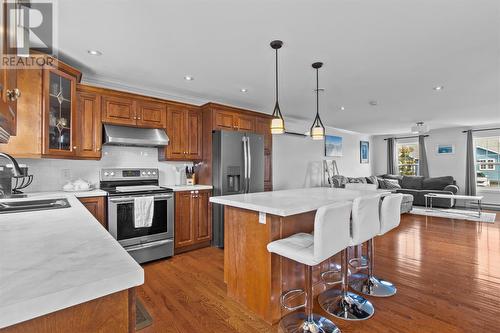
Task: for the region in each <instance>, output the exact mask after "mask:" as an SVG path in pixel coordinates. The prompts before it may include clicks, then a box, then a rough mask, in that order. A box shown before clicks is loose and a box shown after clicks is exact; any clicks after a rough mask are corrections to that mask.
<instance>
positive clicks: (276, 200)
mask: <svg viewBox="0 0 500 333" xmlns="http://www.w3.org/2000/svg"><path fill="white" fill-rule="evenodd" d="M376 193H378V194H381V195H386V194H390V192H388V191H376ZM373 194H375V191H358V190H346V189H342V188H329V187H313V188H301V189H293V190H283V191H272V192H259V193H248V194H235V195H225V196H219V197H211V198H210V202H213V203H217V204H221V205H226V206H232V207H238V208H243V209H248V210H253V211H258V212H263V213H267V214H272V215H278V216H290V215H295V214H301V213H306V212H310V211H314V210H317V209H318V208H320V207H322V206H325V205H329V204H332V203H334V202H339V201H352V200H354V199H355V198H357V197H360V196H364V195H373Z"/></svg>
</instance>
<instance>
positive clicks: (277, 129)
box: [271, 40, 285, 134]
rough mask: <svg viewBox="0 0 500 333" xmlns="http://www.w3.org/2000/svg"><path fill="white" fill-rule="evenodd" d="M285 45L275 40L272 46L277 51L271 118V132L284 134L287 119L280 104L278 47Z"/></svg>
mask: <svg viewBox="0 0 500 333" xmlns="http://www.w3.org/2000/svg"><path fill="white" fill-rule="evenodd" d="M281 46H283V42H282V41H280V40H274V41H272V42H271V47H272V48H273V49H274V50H275V51H276V104H275V105H274V110H273V119H272V120H271V134H283V133H285V121H284V119H283V115H282V114H281V110H280V106H279V103H278V96H279V94H278V49H280V48H281Z"/></svg>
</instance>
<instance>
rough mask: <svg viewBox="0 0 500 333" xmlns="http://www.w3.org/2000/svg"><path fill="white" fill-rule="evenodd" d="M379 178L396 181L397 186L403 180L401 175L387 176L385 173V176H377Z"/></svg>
mask: <svg viewBox="0 0 500 333" xmlns="http://www.w3.org/2000/svg"><path fill="white" fill-rule="evenodd" d="M378 177H379V178H384V179H396V180H397V181H398V182H399V184H401V180H402V179H403V176H401V175H391V174H388V173H386V174H385V175H382V176H378Z"/></svg>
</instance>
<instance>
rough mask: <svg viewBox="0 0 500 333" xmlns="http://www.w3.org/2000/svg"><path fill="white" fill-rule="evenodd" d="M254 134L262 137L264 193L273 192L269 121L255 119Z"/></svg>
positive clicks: (264, 118) (271, 145)
mask: <svg viewBox="0 0 500 333" xmlns="http://www.w3.org/2000/svg"><path fill="white" fill-rule="evenodd" d="M256 132H257V133H258V134H261V135H263V136H264V191H272V190H273V173H272V164H273V156H272V150H273V136H272V134H271V119H270V118H268V117H257V120H256Z"/></svg>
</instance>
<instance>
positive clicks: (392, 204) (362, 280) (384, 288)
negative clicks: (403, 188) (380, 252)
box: [351, 193, 403, 297]
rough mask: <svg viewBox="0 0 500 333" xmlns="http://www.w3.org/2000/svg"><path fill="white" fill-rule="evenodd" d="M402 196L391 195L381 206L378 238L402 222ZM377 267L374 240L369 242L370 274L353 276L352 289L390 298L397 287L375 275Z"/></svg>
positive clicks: (385, 198)
mask: <svg viewBox="0 0 500 333" xmlns="http://www.w3.org/2000/svg"><path fill="white" fill-rule="evenodd" d="M402 200H403V195H402V194H400V193H399V194H391V195H388V196H386V197H384V199H383V200H382V203H381V204H380V230H379V232H378V236H381V235H384V234H385V233H387V232H389V231H391V230H392V229H394V228H396V227H398V226H399V223H400V222H401V201H402ZM374 267H375V246H374V243H373V238H372V239H370V240H369V241H368V274H356V275H354V276H353V281H352V282H351V288H352V289H354V290H356V291H358V292H360V293H363V294H365V295H370V296H376V297H389V296H392V295H394V294H396V291H397V289H396V287H395V286H394V284H392V283H391V282H389V281H386V280H383V279H380V278H378V277H376V276H374V275H373V269H374Z"/></svg>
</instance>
